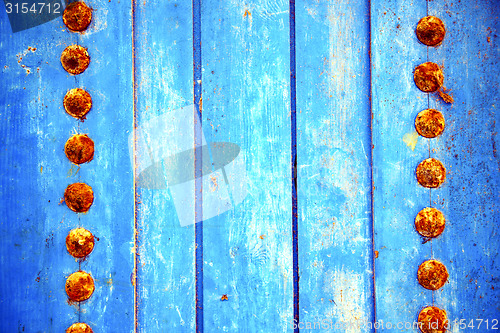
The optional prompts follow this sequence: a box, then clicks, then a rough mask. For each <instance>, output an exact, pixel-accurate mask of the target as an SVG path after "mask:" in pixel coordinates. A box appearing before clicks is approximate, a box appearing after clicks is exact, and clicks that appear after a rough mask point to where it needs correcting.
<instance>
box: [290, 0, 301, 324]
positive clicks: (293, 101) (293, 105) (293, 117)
mask: <svg viewBox="0 0 500 333" xmlns="http://www.w3.org/2000/svg"><path fill="white" fill-rule="evenodd" d="M289 10H290V17H289V20H290V22H289V24H290V122H291V159H290V164H291V173H292V247H293V319H294V321H295V322H296V323H299V322H300V320H299V309H300V308H299V244H298V206H297V176H298V170H297V96H296V87H297V81H296V74H297V71H296V61H295V0H290V3H289ZM298 326H299V325H296V328H295V329H294V330H295V332H299V327H298Z"/></svg>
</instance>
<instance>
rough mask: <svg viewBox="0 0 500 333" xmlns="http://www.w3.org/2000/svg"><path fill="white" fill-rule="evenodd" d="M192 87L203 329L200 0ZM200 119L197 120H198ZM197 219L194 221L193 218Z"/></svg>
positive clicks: (196, 13) (196, 4) (198, 294)
mask: <svg viewBox="0 0 500 333" xmlns="http://www.w3.org/2000/svg"><path fill="white" fill-rule="evenodd" d="M192 4H193V90H194V94H193V95H194V105H195V107H194V113H193V118H194V128H193V131H194V160H195V162H194V169H195V170H194V174H195V181H194V187H195V188H194V190H195V191H194V193H195V197H194V200H195V203H194V206H195V208H194V209H195V211H194V218H195V221H194V222H195V223H194V230H195V281H196V300H195V303H196V332H197V333H201V332H203V330H204V329H203V178H202V176H203V175H202V167H203V154H202V145H203V142H202V141H203V140H202V138H203V132H202V131H203V130H202V126H201V125H202V124H201V123H202V120H201V119H202V118H201V112H202V110H201V102H202V91H201V80H202V71H201V68H202V62H201V0H193V2H192ZM198 122H199V123H198ZM198 220H200V222H198V223H196V221H198Z"/></svg>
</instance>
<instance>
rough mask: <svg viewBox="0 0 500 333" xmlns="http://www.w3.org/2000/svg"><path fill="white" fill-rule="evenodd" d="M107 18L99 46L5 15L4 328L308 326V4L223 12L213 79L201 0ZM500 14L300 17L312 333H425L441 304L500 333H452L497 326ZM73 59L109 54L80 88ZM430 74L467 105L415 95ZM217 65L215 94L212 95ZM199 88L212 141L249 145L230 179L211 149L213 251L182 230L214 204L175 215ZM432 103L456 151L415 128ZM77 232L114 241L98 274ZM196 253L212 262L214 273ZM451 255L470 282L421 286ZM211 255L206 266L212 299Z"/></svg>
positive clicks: (304, 44)
mask: <svg viewBox="0 0 500 333" xmlns="http://www.w3.org/2000/svg"><path fill="white" fill-rule="evenodd" d="M86 2H87V3H88V4H89V5H90V6H91V7H92V8H93V9H94V12H93V14H94V20H93V23H92V24H91V26H90V28H89V30H88V31H87V32H85V33H83V34H74V33H70V32H68V31H66V28H65V27H64V25H63V23H62V19H61V18H58V19H55V20H53V21H50V22H48V23H45V24H43V25H40V26H38V27H34V28H31V29H28V30H24V31H21V32H18V33H15V34H14V33H12V32H11V28H10V25H9V21H8V17H7V15H6V14H5V12H4V11H3V10H2V11H0V82H1V84H2V88H3V89H2V90H1V91H0V121H2V122H1V123H0V195H1V197H2V203H1V204H0V214H2V217H3V218H2V220H0V228H1V229H0V231H1V233H0V235H1V236H0V331H2V332H18V331H21V332H22V331H25V332H56V331H57V332H63V331H64V330H65V329H66V328H67V327H68V326H69V325H71V324H72V323H74V322H77V321H85V322H87V323H88V324H90V325H91V326H92V328H94V332H114V331H120V332H122V331H123V332H134V331H135V332H164V331H175V332H193V331H196V329H197V328H198V329H200V327H202V326H203V328H204V329H203V331H207V332H214V331H230V332H290V331H292V330H293V323H292V319H293V315H294V294H293V292H294V290H293V283H294V282H293V274H294V271H293V267H294V264H293V241H292V203H293V201H292V194H293V193H292V192H293V191H292V180H293V178H292V174H291V170H290V169H291V163H290V160H291V156H292V154H293V150H291V142H293V141H292V138H293V135H294V134H295V133H294V129H293V127H292V121H291V120H292V119H291V112H290V110H291V107H292V103H291V95H293V89H291V80H290V73H291V65H290V58H291V56H293V54H291V52H293V47H292V48H291V47H290V43H289V42H290V20H289V15H290V14H292V15H293V12H292V13H290V12H289V5H290V4H289V2H288V1H284V0H278V1H268V0H266V1H257V0H255V1H254V0H251V1H247V2H238V1H236V0H202V1H201V41H200V43H201V44H200V45H201V59H202V63H201V64H197V63H196V61H197V60H196V59H194V57H193V39H194V37H193V36H195V37H196V36H197V33H198V32H199V31H193V30H196V29H197V28H196V29H194V26H195V25H194V24H193V23H196V22H193V15H195V14H196V12H195V11H193V3H192V2H191V1H187V2H186V1H184V2H180V1H175V0H152V1H131V2H127V1H125V2H123V1H114V0H111V1H106V0H88V1H86ZM196 4H198V3H196ZM428 14H430V15H435V16H438V17H440V18H441V19H442V20H443V21H444V23H445V25H446V28H447V35H446V38H445V40H444V42H443V44H442V45H440V46H438V47H435V48H433V47H426V46H425V45H423V44H421V43H419V41H418V40H417V38H416V35H415V27H416V25H417V22H418V21H419V19H420V18H422V17H424V16H426V15H428ZM499 16H500V7H498V4H497V3H496V2H495V1H494V0H485V1H483V2H480V3H479V2H477V1H473V0H461V1H448V0H446V1H436V0H434V1H431V0H429V1H425V0H416V1H403V0H380V1H371V3H370V2H365V3H359V2H354V1H351V2H346V3H342V2H339V1H333V0H328V1H317V0H301V1H296V3H295V24H296V26H295V33H296V40H295V41H296V45H295V46H296V48H295V56H296V74H297V75H296V91H295V97H296V102H297V104H296V106H297V109H296V110H297V112H296V124H297V127H296V139H297V146H296V151H297V157H298V160H297V164H298V169H297V176H298V178H297V179H298V184H297V185H298V198H297V201H298V205H299V206H298V231H299V233H298V239H297V241H298V246H299V248H298V254H299V265H298V267H299V276H300V285H299V286H300V298H299V299H298V302H299V306H300V308H299V315H300V322H301V323H302V324H301V326H300V327H301V328H303V330H304V329H306V330H305V331H308V330H307V328H308V327H310V326H312V325H314V323H316V325H318V323H319V324H323V325H320V327H321V328H320V329H318V330H317V331H328V332H372V331H375V330H374V329H370V328H368V327H365V328H356V327H350V328H347V329H344V328H339V327H337V328H335V324H336V323H348V324H360V325H362V324H365V323H367V322H371V321H373V320H374V319H376V320H378V321H379V325H380V324H381V323H382V322H383V323H384V325H385V326H384V328H385V329H384V330H383V331H384V332H402V331H410V330H405V329H398V328H397V327H396V324H397V323H412V322H414V321H415V320H416V319H417V315H418V313H419V311H420V309H422V308H423V307H424V306H428V305H435V306H438V307H441V308H443V309H444V310H446V311H447V313H448V318H449V319H451V320H455V319H457V320H460V319H465V322H466V323H467V324H469V322H470V320H471V319H483V320H488V321H489V328H490V329H489V330H488V329H486V326H485V322H483V323H482V325H483V326H482V327H481V328H478V327H477V324H478V322H477V321H475V322H474V324H475V325H476V327H475V328H472V327H467V328H465V329H463V328H462V329H461V328H460V327H459V326H455V327H453V328H452V329H451V330H450V331H451V332H479V331H480V332H486V331H494V330H493V329H491V328H492V324H493V323H494V320H495V319H497V320H500V308H499V306H498V296H499V294H498V293H499V292H498V290H500V286H499V282H498V281H499V280H498V279H499V275H500V269H499V268H498V266H499V259H498V252H499V250H500V245H499V244H500V242H499V237H500V236H499V230H498V228H499V218H498V216H499V213H500V212H499V202H500V201H499V193H500V164H499V158H498V153H497V147H498V146H499V145H500V142H499V139H498V135H497V132H498V129H497V127H498V125H497V124H498V121H499V120H500V119H499V116H498V112H496V109H497V108H498V105H499V103H500V101H499V99H500V97H499V92H500V91H499V83H500V82H499V81H500V68H499V66H498V62H499V59H500V49H499V47H498V43H499V40H498V34H499V29H500V26H499V23H498V17H499ZM195 42H196V40H195ZM71 44H80V45H82V46H84V47H86V48H88V52H89V54H90V56H91V63H90V67H89V68H88V70H87V71H86V72H85V73H83V74H81V75H79V76H71V75H69V74H67V73H66V72H65V71H64V69H63V68H62V66H61V63H60V60H59V57H60V54H61V52H62V51H63V49H64V48H65V47H66V46H68V45H71ZM133 47H135V48H133ZM34 48H36V49H34ZM370 52H371V58H370ZM198 60H199V59H198ZM425 61H433V62H436V63H437V64H439V65H440V66H442V67H443V71H444V75H445V80H444V82H445V86H446V87H447V88H451V89H452V91H451V93H452V95H453V97H454V99H455V102H454V103H453V104H446V103H444V102H443V101H442V100H441V99H440V98H439V97H438V96H437V95H435V94H431V95H427V94H425V93H423V92H421V91H420V90H418V88H417V87H416V86H415V84H414V82H413V70H414V68H415V67H416V66H417V65H419V64H421V63H423V62H425ZM197 65H201V73H202V79H201V81H200V82H198V81H196V79H195V80H193V66H197ZM370 66H371V67H370ZM194 81H196V82H194ZM194 86H195V88H198V87H200V86H201V87H202V97H203V98H202V101H201V102H200V105H202V113H201V115H202V123H203V128H202V129H203V133H204V139H203V140H205V139H206V142H207V143H216V142H230V143H232V144H237V145H238V146H239V147H240V148H241V151H240V153H239V154H240V155H239V161H240V162H241V164H240V165H239V166H240V167H243V169H240V170H237V169H231V170H230V169H229V168H225V169H224V171H222V168H221V167H220V165H217V164H218V157H217V153H216V152H215V150H213V149H212V148H211V149H212V150H208V155H206V156H207V158H208V160H210V162H208V163H207V165H208V168H209V169H210V168H212V169H213V170H211V171H213V173H212V174H211V176H209V177H206V179H204V180H203V187H204V189H203V206H202V207H203V211H204V213H205V214H209V212H212V213H213V212H216V213H217V214H215V215H216V216H215V217H211V218H206V219H205V220H204V221H203V224H199V226H202V230H203V243H200V244H196V237H195V232H196V231H195V227H194V225H193V224H192V223H194V222H195V221H190V222H189V223H188V224H190V225H187V226H181V223H183V222H182V221H184V222H186V217H192V216H194V211H189V210H190V209H191V206H190V205H189V201H190V200H191V201H192V202H194V201H195V195H194V190H193V191H192V192H193V193H191V191H186V192H185V193H188V194H192V195H191V197H189V195H186V196H187V197H186V198H184V199H186V200H187V201H184V203H186V205H185V206H183V205H182V204H181V205H180V204H179V201H176V200H177V199H178V197H177V195H178V194H179V193H182V191H181V192H179V188H180V187H177V188H175V189H174V188H173V186H170V187H169V186H168V185H169V183H168V179H167V178H168V177H167V176H166V175H167V174H168V173H169V172H170V171H169V168H170V167H172V165H171V164H169V163H173V164H175V163H179V164H178V166H181V167H182V165H183V164H182V161H181V160H168V159H164V157H165V156H164V155H163V154H164V152H165V151H167V150H168V149H170V148H171V146H172V145H176V144H178V142H182V138H186V140H185V141H189V140H191V141H192V142H191V141H189V142H187V143H186V144H187V145H188V146H189V147H191V146H190V145H191V144H192V146H193V147H194V146H195V142H194V141H193V132H192V131H193V128H192V126H191V127H189V126H186V123H185V122H184V120H185V119H190V121H193V123H194V120H195V113H194V112H193V108H192V107H193V103H194V102H193V101H194V93H193V90H194V89H193V87H194ZM74 87H81V88H84V89H86V90H88V91H89V92H90V94H91V95H92V98H93V101H94V106H93V109H92V110H91V111H90V113H89V114H88V116H87V120H85V122H83V123H81V122H78V121H76V120H75V119H74V118H72V117H70V116H69V115H67V114H66V113H65V112H64V109H63V105H62V100H63V97H64V94H65V93H66V91H67V90H68V89H71V88H74ZM134 97H135V98H136V99H135V100H134ZM370 98H371V100H370ZM428 107H433V108H436V109H438V110H440V111H441V112H442V113H443V115H444V117H445V119H446V128H445V131H444V133H443V134H442V135H441V136H439V137H438V138H435V139H424V138H422V137H419V136H418V134H417V133H416V131H415V128H414V119H415V116H416V115H417V113H418V112H420V111H422V110H423V109H426V108H428ZM183 112H188V113H189V115H188V117H185V114H184V113H183ZM169 117H170V118H169ZM184 117H185V119H184ZM172 124H174V125H172ZM188 124H191V123H190V122H188ZM370 125H371V128H370ZM134 126H135V128H134ZM169 126H170V127H169ZM167 127H168V128H169V130H168V131H167V130H165V129H166V128H167ZM186 131H188V132H189V133H186ZM195 131H196V129H195ZM77 132H79V133H86V134H88V135H89V136H90V137H91V138H92V139H93V140H94V141H95V143H96V154H95V157H94V160H93V161H91V162H90V163H88V164H85V165H82V166H81V167H78V166H75V165H71V163H70V162H69V161H68V160H67V159H66V156H65V154H64V143H65V142H66V140H67V139H68V138H69V137H70V136H71V135H72V134H74V133H77ZM198 134H199V133H198ZM174 136H175V137H174ZM134 138H135V139H137V141H135V142H134ZM179 138H180V140H178V141H176V140H177V139H179ZM197 138H198V139H200V137H199V136H198V137H197ZM183 144H184V143H183ZM223 147H224V146H223ZM225 147H226V148H225V149H229V148H227V147H230V146H229V145H226V146H225ZM225 152H226V153H227V151H225ZM133 156H135V163H136V164H135V165H133V163H134V160H133V159H131V157H133ZM204 156H205V155H204ZM219 157H220V156H219ZM428 157H434V158H437V159H439V160H440V161H442V162H443V164H444V165H445V167H446V168H447V171H448V173H447V180H446V181H445V183H444V184H443V185H442V186H441V187H440V188H438V189H432V190H429V189H426V188H423V187H421V186H420V185H418V183H417V181H416V177H415V169H416V167H417V165H418V163H419V162H421V161H422V160H424V159H426V158H428ZM204 158H205V157H204ZM145 162H146V163H150V164H152V165H155V166H157V168H156V169H155V170H156V173H154V174H152V175H151V177H150V178H149V179H148V181H149V183H147V184H146V183H144V179H141V178H140V177H139V176H140V173H141V171H143V169H142V168H143V167H144V165H143V164H142V163H145ZM155 163H156V164H155ZM185 165H188V163H187V162H186V163H185ZM189 165H190V164H189ZM204 165H205V164H203V166H204ZM147 166H151V165H147ZM134 168H135V169H134ZM134 171H135V176H136V177H135V179H134ZM203 171H205V170H203ZM193 174H194V170H193ZM79 181H82V182H86V183H88V184H89V185H90V186H92V187H93V189H94V193H95V201H94V204H93V206H92V207H91V209H90V211H89V212H88V213H86V214H75V213H73V212H72V211H70V210H69V209H68V208H67V207H66V206H65V205H64V203H61V199H62V197H63V193H64V189H65V187H66V186H67V185H68V184H70V183H74V182H79ZM134 181H135V182H134ZM372 182H373V183H372ZM170 185H172V184H170ZM181 185H182V184H181ZM191 185H194V183H190V184H188V185H186V186H191ZM228 185H229V186H228ZM372 185H373V186H372ZM155 186H156V188H155ZM181 187H182V186H181ZM211 192H214V193H215V192H217V193H218V194H219V195H220V196H219V197H218V196H211V195H210V194H211ZM134 195H137V196H136V198H135V199H137V200H134ZM243 198H244V200H243V201H242V202H240V201H241V200H242V199H243ZM428 206H432V207H436V208H438V209H440V210H441V211H442V212H443V213H444V215H445V217H446V221H447V226H446V229H445V231H444V233H443V234H442V235H441V236H439V237H438V238H436V239H434V240H432V241H428V242H426V243H423V240H422V238H421V237H420V236H419V235H418V233H417V232H416V231H415V229H414V219H415V216H416V215H417V213H418V212H419V211H420V210H421V209H423V208H424V207H428ZM193 207H194V206H193ZM227 208H229V209H227ZM226 209H227V211H225V210H226ZM134 210H135V211H134ZM134 213H136V215H135V216H134ZM183 214H184V215H183ZM134 218H136V220H134ZM191 222H192V223H191ZM77 226H82V227H85V228H87V229H89V230H90V231H91V232H93V233H94V235H95V236H96V237H98V238H99V240H98V241H97V242H96V246H95V249H94V251H93V253H92V254H91V255H90V256H89V257H88V258H87V260H86V261H84V262H83V263H81V264H80V265H79V263H78V262H76V261H75V260H74V259H73V258H72V257H71V256H70V255H69V254H68V253H67V251H66V248H65V237H66V235H67V233H68V232H69V231H70V230H71V229H73V228H75V227H77ZM134 233H136V234H135V235H134ZM199 235H200V233H198V236H199ZM134 236H136V237H137V238H136V239H134ZM135 240H136V241H137V242H135ZM135 246H137V249H136V252H135V253H134V249H135ZM197 246H198V249H201V248H202V250H203V257H201V256H198V258H197V257H196V248H197ZM430 258H434V259H437V260H440V261H441V262H443V263H444V264H445V265H446V267H447V268H448V272H449V274H450V277H449V282H448V283H447V284H445V286H444V287H443V288H442V289H440V290H438V291H436V292H432V291H429V290H426V289H424V288H422V287H421V286H420V285H419V284H418V282H417V277H416V273H417V268H418V266H419V265H420V264H421V263H422V262H423V261H424V260H426V259H430ZM196 259H198V260H200V259H202V264H203V271H202V272H201V274H202V276H203V280H202V283H198V285H197V283H196V276H197V274H198V277H199V274H200V273H199V272H198V273H197V272H196V266H195V260H196ZM80 268H81V269H82V270H85V271H87V272H89V273H91V274H92V276H93V277H94V279H95V284H96V290H95V292H94V295H93V296H92V297H91V299H90V300H88V301H86V302H84V303H82V304H81V306H78V305H71V304H68V302H67V297H66V293H65V291H64V283H65V279H66V277H67V276H69V275H70V274H71V273H73V272H75V271H77V270H78V269H80ZM134 274H135V275H134ZM198 281H201V280H198ZM132 282H135V283H137V285H136V286H135V288H134V286H133V284H132ZM197 291H198V293H202V294H201V295H200V294H198V295H197ZM135 292H136V293H135ZM197 299H198V300H201V301H200V303H202V304H201V306H200V307H198V308H196V305H197V304H196V300H197ZM296 301H297V300H296ZM197 313H198V317H197ZM134 314H135V315H136V316H134ZM201 314H202V315H201ZM197 318H198V319H200V320H202V324H203V325H200V323H199V322H198V323H197V322H196V320H197ZM307 323H310V324H309V325H310V326H308V324H307ZM387 323H391V324H392V325H393V326H392V328H388V327H387ZM296 324H298V323H296ZM316 327H317V326H316ZM497 327H500V324H498V325H497ZM379 330H380V329H379ZM200 331H201V329H200ZM380 331H382V330H380Z"/></svg>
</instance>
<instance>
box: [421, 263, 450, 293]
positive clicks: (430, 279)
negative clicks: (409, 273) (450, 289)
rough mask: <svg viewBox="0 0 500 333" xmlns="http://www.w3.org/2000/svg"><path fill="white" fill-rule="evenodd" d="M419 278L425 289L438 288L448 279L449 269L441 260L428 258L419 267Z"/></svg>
mask: <svg viewBox="0 0 500 333" xmlns="http://www.w3.org/2000/svg"><path fill="white" fill-rule="evenodd" d="M417 279H418V283H420V285H421V286H422V287H424V288H425V289H429V290H438V289H439V288H441V287H442V286H444V284H445V283H446V281H447V280H448V271H447V270H446V267H445V265H443V264H442V263H440V262H439V261H437V260H427V261H424V262H423V263H422V264H421V265H420V266H419V267H418V272H417Z"/></svg>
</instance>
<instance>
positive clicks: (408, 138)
mask: <svg viewBox="0 0 500 333" xmlns="http://www.w3.org/2000/svg"><path fill="white" fill-rule="evenodd" d="M403 142H404V143H406V145H407V146H408V147H409V148H411V150H412V151H414V150H415V147H416V146H417V143H418V133H417V132H411V133H406V134H405V135H403Z"/></svg>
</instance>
